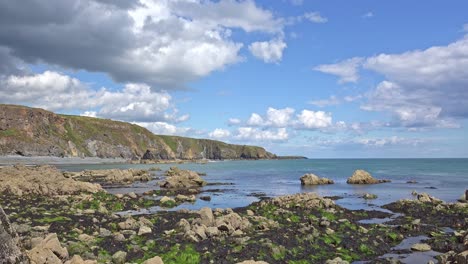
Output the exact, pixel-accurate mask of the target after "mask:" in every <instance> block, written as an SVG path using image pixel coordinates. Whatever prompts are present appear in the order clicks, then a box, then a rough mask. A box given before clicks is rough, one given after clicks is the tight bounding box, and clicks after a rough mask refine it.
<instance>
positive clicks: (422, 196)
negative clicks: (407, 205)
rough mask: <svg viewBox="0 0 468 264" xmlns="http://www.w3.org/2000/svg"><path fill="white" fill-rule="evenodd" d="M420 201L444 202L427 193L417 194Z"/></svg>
mask: <svg viewBox="0 0 468 264" xmlns="http://www.w3.org/2000/svg"><path fill="white" fill-rule="evenodd" d="M417 198H418V201H420V202H423V203H442V202H443V201H442V200H440V199H437V198H435V197H433V196H430V195H429V194H427V193H418V194H417Z"/></svg>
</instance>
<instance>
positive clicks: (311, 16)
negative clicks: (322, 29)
mask: <svg viewBox="0 0 468 264" xmlns="http://www.w3.org/2000/svg"><path fill="white" fill-rule="evenodd" d="M304 18H305V19H307V20H309V21H310V22H313V23H327V22H328V18H326V17H323V16H322V15H320V13H319V12H310V13H305V14H304Z"/></svg>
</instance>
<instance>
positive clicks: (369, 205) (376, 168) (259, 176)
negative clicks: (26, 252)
mask: <svg viewBox="0 0 468 264" xmlns="http://www.w3.org/2000/svg"><path fill="white" fill-rule="evenodd" d="M154 166H158V167H160V168H161V169H163V170H167V169H169V167H171V166H177V167H180V168H182V169H190V170H194V171H197V172H204V173H206V174H207V175H206V176H203V178H204V179H205V180H206V181H208V182H216V183H223V184H226V185H214V186H205V187H204V188H203V190H204V191H207V190H214V192H209V193H205V194H203V195H210V196H211V198H212V199H211V201H210V202H206V201H202V200H199V199H198V200H197V202H195V203H194V204H182V205H181V206H179V207H178V208H177V209H180V208H187V209H199V208H201V207H205V206H210V207H213V208H216V207H221V208H226V207H231V208H234V207H241V206H246V205H248V204H250V203H252V202H254V201H257V200H258V199H257V198H256V197H254V196H252V194H253V193H264V194H265V195H266V196H270V197H273V196H279V195H286V194H294V193H299V192H317V193H318V194H320V195H323V196H340V197H343V199H339V200H338V201H337V203H338V204H339V205H342V206H344V207H346V208H349V209H366V210H372V209H374V210H375V209H377V210H378V209H379V208H380V207H379V206H381V205H384V204H387V203H390V202H393V201H396V200H398V199H402V198H413V196H412V195H411V192H412V191H413V190H415V191H417V192H427V193H429V194H430V195H433V196H435V197H438V198H440V199H443V200H445V201H447V202H453V201H456V200H457V199H458V198H459V197H460V196H461V195H462V194H463V193H464V192H465V189H467V188H468V159H309V160H260V161H218V162H209V163H207V164H199V163H186V164H177V165H174V164H157V165H153V164H151V165H147V164H74V165H64V164H62V165H58V167H59V168H60V169H62V170H69V171H79V170H84V169H108V168H122V169H123V168H140V169H148V168H150V167H154ZM356 169H364V170H367V171H369V172H370V173H371V174H372V175H373V176H374V177H375V178H379V179H390V180H391V181H392V182H391V183H383V184H374V185H349V184H346V179H347V178H348V177H349V176H351V175H352V173H353V172H354V170H356ZM153 173H156V174H157V175H158V176H161V175H162V172H153ZM305 173H314V174H316V175H318V176H320V177H327V178H330V179H332V180H334V181H335V184H332V185H321V186H301V184H300V180H299V178H300V177H301V176H302V175H303V174H305ZM410 180H411V181H416V182H417V183H415V184H409V183H407V181H410ZM434 188H435V189H434ZM151 189H158V187H157V184H156V182H155V181H151V182H149V183H137V184H135V185H133V186H130V187H125V188H123V189H119V188H112V189H110V190H109V191H111V192H113V193H118V192H121V193H124V192H129V191H135V192H137V193H143V192H145V191H147V190H151ZM365 193H374V194H377V195H378V198H377V199H375V200H367V201H366V200H364V199H363V198H360V196H361V195H363V194H365Z"/></svg>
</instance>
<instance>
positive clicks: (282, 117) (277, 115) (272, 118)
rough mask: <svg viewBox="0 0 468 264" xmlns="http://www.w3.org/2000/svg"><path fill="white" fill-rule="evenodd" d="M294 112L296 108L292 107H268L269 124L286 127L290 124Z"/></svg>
mask: <svg viewBox="0 0 468 264" xmlns="http://www.w3.org/2000/svg"><path fill="white" fill-rule="evenodd" d="M293 113H294V109H292V108H290V107H287V108H283V109H275V108H273V107H268V110H267V125H268V126H274V127H286V126H288V125H289V122H290V120H291V116H292V114H293Z"/></svg>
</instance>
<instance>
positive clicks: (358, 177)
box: [346, 170, 390, 184]
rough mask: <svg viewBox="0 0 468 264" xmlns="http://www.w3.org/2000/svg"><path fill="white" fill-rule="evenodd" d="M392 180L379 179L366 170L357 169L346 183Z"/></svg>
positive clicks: (373, 182)
mask: <svg viewBox="0 0 468 264" xmlns="http://www.w3.org/2000/svg"><path fill="white" fill-rule="evenodd" d="M383 182H390V181H389V180H378V179H375V178H374V177H372V175H371V174H370V173H369V172H367V171H365V170H356V171H354V173H353V175H352V176H351V177H349V178H348V180H347V181H346V183H348V184H376V183H383Z"/></svg>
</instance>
